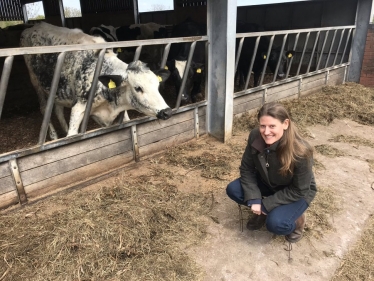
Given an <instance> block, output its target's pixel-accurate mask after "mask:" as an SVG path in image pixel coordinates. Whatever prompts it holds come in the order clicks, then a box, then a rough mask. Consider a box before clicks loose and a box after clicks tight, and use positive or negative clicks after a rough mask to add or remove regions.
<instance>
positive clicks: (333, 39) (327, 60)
mask: <svg viewBox="0 0 374 281" xmlns="http://www.w3.org/2000/svg"><path fill="white" fill-rule="evenodd" d="M336 32H337V30H335V31H334V36H333V37H332V41H331V45H330V48H329V54H328V55H327V59H326V63H325V67H324V68H326V67H327V65H328V63H329V59H330V55H331V51H332V48H333V47H334V43H335V38H336Z"/></svg>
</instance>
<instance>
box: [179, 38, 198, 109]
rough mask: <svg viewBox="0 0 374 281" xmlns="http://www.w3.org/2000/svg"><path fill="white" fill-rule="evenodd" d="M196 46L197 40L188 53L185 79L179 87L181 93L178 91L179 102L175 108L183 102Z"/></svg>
mask: <svg viewBox="0 0 374 281" xmlns="http://www.w3.org/2000/svg"><path fill="white" fill-rule="evenodd" d="M195 47H196V41H195V42H192V44H191V47H190V52H189V54H188V59H187V63H186V67H185V68H184V74H183V79H182V85H181V87H180V88H179V93H178V98H177V103H176V105H175V110H178V109H179V107H180V104H181V100H182V92H183V90H184V88H185V86H186V81H187V77H188V71H189V69H190V65H191V61H192V57H193V53H194V51H195Z"/></svg>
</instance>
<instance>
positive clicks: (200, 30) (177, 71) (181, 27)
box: [167, 18, 206, 103]
mask: <svg viewBox="0 0 374 281" xmlns="http://www.w3.org/2000/svg"><path fill="white" fill-rule="evenodd" d="M204 35H206V25H203V24H199V23H197V22H194V21H192V20H191V19H190V18H187V19H186V20H185V21H183V22H181V23H179V24H177V25H174V26H173V30H172V33H171V37H173V38H175V37H191V36H204ZM190 48H191V43H174V44H172V45H171V48H170V52H169V56H168V60H167V66H168V69H169V70H170V73H171V78H172V80H173V82H174V84H175V88H176V92H177V93H178V92H179V89H180V87H181V84H182V79H183V75H184V73H185V69H186V64H187V59H188V54H189V52H190ZM187 75H188V76H187V80H186V85H185V88H184V90H183V92H182V99H181V101H182V103H188V102H190V101H192V102H196V96H197V95H198V94H199V93H200V87H201V83H202V81H203V80H204V77H205V42H201V41H200V42H197V43H196V46H195V51H194V55H193V57H192V61H191V65H190V68H189V69H188V72H187Z"/></svg>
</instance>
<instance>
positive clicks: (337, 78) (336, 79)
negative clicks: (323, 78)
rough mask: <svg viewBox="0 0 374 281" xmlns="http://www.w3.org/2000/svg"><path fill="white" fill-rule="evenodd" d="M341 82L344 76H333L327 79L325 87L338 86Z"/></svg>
mask: <svg viewBox="0 0 374 281" xmlns="http://www.w3.org/2000/svg"><path fill="white" fill-rule="evenodd" d="M343 80H344V74H341V75H334V76H332V77H330V78H329V81H327V85H333V86H336V85H340V84H342V83H343Z"/></svg>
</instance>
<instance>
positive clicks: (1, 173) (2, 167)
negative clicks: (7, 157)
mask: <svg viewBox="0 0 374 281" xmlns="http://www.w3.org/2000/svg"><path fill="white" fill-rule="evenodd" d="M10 175H11V173H10V171H9V164H8V162H4V163H0V179H1V178H4V177H7V176H10Z"/></svg>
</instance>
